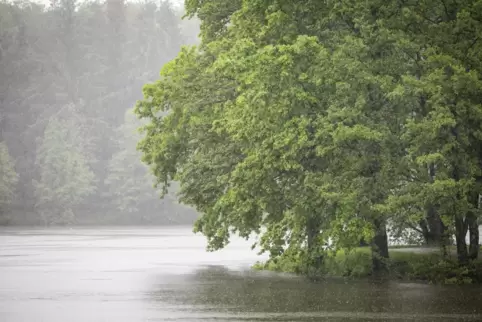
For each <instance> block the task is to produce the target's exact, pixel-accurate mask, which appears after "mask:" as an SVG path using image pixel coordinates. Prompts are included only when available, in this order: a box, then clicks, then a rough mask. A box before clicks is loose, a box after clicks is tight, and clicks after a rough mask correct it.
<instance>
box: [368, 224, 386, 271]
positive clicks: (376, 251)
mask: <svg viewBox="0 0 482 322" xmlns="http://www.w3.org/2000/svg"><path fill="white" fill-rule="evenodd" d="M373 224H374V228H375V236H374V237H373V240H372V245H371V246H372V270H373V273H374V274H376V275H378V274H381V273H384V272H386V271H387V264H386V260H387V259H388V236H387V227H386V225H385V222H384V221H383V220H381V219H376V220H375V221H374V223H373Z"/></svg>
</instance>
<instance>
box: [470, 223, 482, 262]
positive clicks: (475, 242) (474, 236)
mask: <svg viewBox="0 0 482 322" xmlns="http://www.w3.org/2000/svg"><path fill="white" fill-rule="evenodd" d="M467 220H468V228H469V236H470V237H469V259H471V260H475V259H477V258H478V257H479V249H480V245H479V225H478V223H477V217H476V216H475V215H474V214H471V216H470V217H468V218H467Z"/></svg>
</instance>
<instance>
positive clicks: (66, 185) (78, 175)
mask: <svg viewBox="0 0 482 322" xmlns="http://www.w3.org/2000/svg"><path fill="white" fill-rule="evenodd" d="M75 137H76V133H75V130H74V128H73V127H66V126H65V123H64V122H63V121H62V120H61V119H56V118H52V119H50V121H49V123H48V125H47V128H46V129H45V134H44V137H43V139H42V141H41V143H40V145H39V147H38V151H37V160H36V164H37V166H38V167H39V172H40V177H39V180H38V181H37V180H35V181H34V187H35V196H36V209H37V211H38V213H39V214H40V216H41V217H42V220H43V221H44V223H45V224H46V225H51V224H72V223H74V222H75V213H74V211H75V207H76V206H78V205H79V204H81V203H82V201H83V200H84V198H85V197H86V196H88V195H90V194H91V193H93V192H94V191H95V185H94V184H95V177H94V174H93V172H92V171H91V170H90V168H89V167H88V165H87V162H86V160H85V158H84V156H83V155H82V153H81V152H80V151H79V148H78V147H77V146H75V145H74V142H75V140H74V138H75Z"/></svg>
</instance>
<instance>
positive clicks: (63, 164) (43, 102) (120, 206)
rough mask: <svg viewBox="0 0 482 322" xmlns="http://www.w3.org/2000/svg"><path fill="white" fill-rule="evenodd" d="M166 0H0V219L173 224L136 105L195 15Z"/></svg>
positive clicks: (175, 208) (193, 38)
mask: <svg viewBox="0 0 482 322" xmlns="http://www.w3.org/2000/svg"><path fill="white" fill-rule="evenodd" d="M182 15H183V12H181V11H179V9H175V8H174V7H172V6H171V5H170V3H169V2H166V1H157V2H156V1H149V0H148V1H144V2H140V3H127V2H124V1H123V0H106V1H89V2H80V1H76V0H52V1H51V2H50V5H48V6H42V5H40V4H37V3H33V2H29V1H14V2H11V1H8V2H7V1H2V2H0V223H1V224H28V225H37V224H41V225H44V224H45V225H56V224H59V225H64V224H149V223H156V224H168V223H188V222H192V221H193V220H194V219H195V218H196V217H197V213H196V212H195V211H194V210H193V209H192V208H189V207H186V206H182V205H180V204H178V203H177V201H176V200H177V199H176V196H175V193H174V191H171V194H170V195H168V196H167V197H165V198H163V199H160V193H159V191H156V190H155V189H154V188H153V187H152V185H153V183H154V180H153V178H154V177H153V176H152V175H150V173H149V171H148V168H147V166H145V165H143V164H142V163H141V161H140V153H138V152H137V151H136V144H137V141H138V139H137V138H138V137H139V135H138V134H137V132H136V128H137V127H138V126H139V125H140V124H141V123H140V122H139V121H138V120H137V119H136V118H135V117H133V116H132V112H130V111H129V110H130V109H131V108H132V107H133V106H134V105H135V102H136V100H138V99H139V98H141V97H142V92H141V88H142V85H143V84H144V83H146V82H148V81H152V80H154V79H156V78H157V77H158V73H159V70H160V69H161V67H162V65H163V64H165V63H166V62H168V61H169V60H171V59H172V58H174V57H175V56H176V54H177V53H178V51H179V49H180V48H181V46H182V45H184V44H195V43H196V42H197V35H198V32H199V27H198V23H197V21H196V20H182V19H181V17H182Z"/></svg>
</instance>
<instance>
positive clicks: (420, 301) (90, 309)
mask: <svg viewBox="0 0 482 322" xmlns="http://www.w3.org/2000/svg"><path fill="white" fill-rule="evenodd" d="M204 247H205V241H204V238H203V237H202V236H195V235H193V234H192V233H191V229H190V228H189V227H174V228H137V229H125V228H124V229H106V228H99V229H92V228H89V229H65V230H62V229H54V230H42V229H37V230H27V229H3V230H0V321H1V322H20V321H21V322H80V321H82V322H89V321H106V322H107V321H108V322H111V321H112V322H140V321H143V322H144V321H482V302H481V300H480V295H481V294H482V287H478V286H477V287H474V286H464V287H460V286H444V287H442V286H433V285H421V284H412V283H399V282H377V283H375V282H370V281H353V280H343V279H334V280H329V281H323V282H318V283H314V282H309V281H307V280H305V279H303V278H300V277H293V276H290V275H283V274H273V273H267V272H253V271H250V270H249V266H250V265H251V264H252V263H254V262H255V261H256V260H258V259H260V258H258V257H257V255H256V253H255V252H253V251H251V250H250V243H248V242H246V241H243V240H235V241H234V242H233V243H232V244H231V245H230V246H229V247H228V248H227V249H225V250H223V251H221V252H217V253H206V252H205V251H204Z"/></svg>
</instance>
